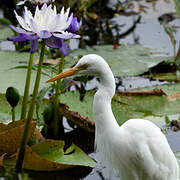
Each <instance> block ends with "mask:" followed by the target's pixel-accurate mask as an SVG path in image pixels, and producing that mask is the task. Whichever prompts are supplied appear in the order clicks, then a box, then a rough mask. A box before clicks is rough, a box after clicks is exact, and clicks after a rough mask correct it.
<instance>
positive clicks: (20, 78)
mask: <svg viewBox="0 0 180 180" xmlns="http://www.w3.org/2000/svg"><path fill="white" fill-rule="evenodd" d="M35 58H37V55H35ZM28 60H29V53H18V52H14V51H0V62H1V66H0V77H1V86H0V92H1V93H5V92H6V89H7V87H9V86H13V87H16V88H17V89H18V90H19V93H20V95H23V94H24V86H25V80H26V71H27V69H25V68H21V69H19V68H15V69H11V68H13V67H18V66H19V67H20V65H23V66H24V65H27V63H28ZM35 76H36V71H32V79H31V85H30V93H32V91H33V84H34V82H35ZM41 77H42V78H41V83H40V88H42V87H45V86H47V84H46V81H47V79H48V77H46V76H44V75H43V74H42V76H41Z"/></svg>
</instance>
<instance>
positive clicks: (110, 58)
mask: <svg viewBox="0 0 180 180" xmlns="http://www.w3.org/2000/svg"><path fill="white" fill-rule="evenodd" d="M86 54H98V55H100V56H102V57H103V58H104V59H105V60H106V61H107V62H108V64H109V65H110V67H111V69H112V71H113V74H114V75H115V76H136V75H140V74H143V73H144V72H147V71H148V70H149V69H150V68H152V67H154V66H156V65H157V64H159V63H161V62H163V61H168V60H171V61H173V60H172V59H173V58H171V57H162V56H153V55H152V49H150V48H146V47H143V46H141V45H121V46H119V48H118V49H114V48H113V46H111V45H104V46H94V47H93V48H87V49H78V50H75V51H73V52H72V53H71V54H70V56H69V57H68V58H67V59H69V58H70V60H71V62H72V64H73V63H74V58H75V57H78V55H86ZM70 60H69V61H70Z"/></svg>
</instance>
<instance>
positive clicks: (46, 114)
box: [43, 103, 54, 125]
mask: <svg viewBox="0 0 180 180" xmlns="http://www.w3.org/2000/svg"><path fill="white" fill-rule="evenodd" d="M43 120H44V122H45V123H46V125H50V124H51V122H52V121H53V120H54V104H53V103H49V104H47V105H46V106H45V108H44V111H43Z"/></svg>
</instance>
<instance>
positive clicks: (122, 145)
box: [48, 54, 179, 180]
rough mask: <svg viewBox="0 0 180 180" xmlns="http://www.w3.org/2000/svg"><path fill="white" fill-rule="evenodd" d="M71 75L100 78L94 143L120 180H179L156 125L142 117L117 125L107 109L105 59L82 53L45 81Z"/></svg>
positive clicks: (109, 78)
mask: <svg viewBox="0 0 180 180" xmlns="http://www.w3.org/2000/svg"><path fill="white" fill-rule="evenodd" d="M75 74H76V75H95V76H96V77H98V78H99V79H100V86H99V88H98V91H97V92H96V93H95V96H94V101H93V113H94V118H95V119H94V120H95V126H96V127H95V143H96V146H97V150H98V151H100V153H101V155H102V159H103V160H104V161H105V163H107V164H108V165H109V166H110V167H112V168H113V169H114V170H115V172H116V173H117V175H119V176H120V177H121V179H122V180H179V167H178V163H177V160H176V157H175V156H174V154H173V152H172V150H171V148H170V146H169V144H168V142H167V139H166V137H165V135H164V134H163V133H162V132H161V130H160V128H158V127H157V126H156V125H155V124H153V123H151V122H150V121H147V120H144V119H130V120H128V121H126V122H125V123H124V124H123V125H122V126H119V125H118V123H117V121H116V119H115V118H114V115H113V113H112V109H111V99H112V97H113V96H114V94H115V80H114V76H113V73H112V71H111V69H110V67H109V65H108V64H107V63H106V61H105V60H104V59H103V58H102V57H100V56H98V55H96V54H89V55H86V56H84V57H82V58H81V59H80V60H79V62H78V63H77V64H76V65H75V67H73V68H71V69H70V70H67V71H66V72H64V73H61V74H59V75H57V76H55V77H54V78H52V79H50V80H48V82H52V81H55V80H57V79H61V78H64V77H67V76H71V75H75Z"/></svg>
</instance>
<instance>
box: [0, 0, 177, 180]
mask: <svg viewBox="0 0 180 180" xmlns="http://www.w3.org/2000/svg"><path fill="white" fill-rule="evenodd" d="M159 3H162V4H159ZM162 6H163V7H162ZM149 7H150V10H149V11H150V12H149V13H148V14H143V17H142V19H141V23H139V24H137V26H136V28H135V31H134V32H133V33H131V34H130V35H128V36H126V37H125V38H123V39H121V40H120V43H130V44H133V43H134V41H135V39H138V43H140V44H143V45H145V46H148V47H153V48H154V49H156V51H157V52H161V53H162V52H163V53H166V54H168V55H173V48H172V45H171V43H170V40H169V37H168V36H167V34H166V33H165V32H164V28H163V26H162V25H161V24H160V22H159V21H158V19H157V18H158V17H159V16H160V15H162V13H167V12H172V11H173V12H174V11H175V10H174V8H173V6H172V4H170V3H168V4H167V3H164V2H162V1H160V2H158V5H157V8H158V7H161V9H163V12H162V11H161V10H158V9H157V11H155V12H154V11H153V10H152V7H151V6H150V5H149ZM1 15H2V12H1V11H0V16H1ZM134 18H136V17H126V16H122V17H116V18H114V20H115V21H116V22H117V23H120V24H126V26H125V27H123V29H122V32H123V31H125V29H128V27H130V26H131V25H132V24H133V21H134ZM170 24H173V25H176V26H180V22H179V20H177V19H176V20H174V21H172V22H171V23H170ZM176 39H177V40H179V39H180V31H178V32H177V34H176ZM177 44H179V43H177ZM0 49H1V50H4V49H8V50H9V49H11V50H14V46H13V45H12V43H11V42H7V41H6V42H1V43H0ZM116 81H118V82H119V83H118V84H119V86H118V90H131V89H135V88H140V87H147V86H153V85H157V84H165V83H167V82H160V81H157V80H156V81H150V80H149V79H147V78H143V77H128V78H123V79H119V78H118V79H117V80H116ZM97 85H98V82H97V80H96V79H93V80H91V81H90V82H88V83H87V86H86V88H87V90H88V89H92V88H93V87H96V86H97ZM65 126H67V124H65ZM166 136H167V139H168V141H169V143H170V146H171V148H172V150H173V151H178V150H180V143H177V142H179V139H180V133H177V132H172V131H170V130H168V131H167V134H166ZM90 156H91V157H93V158H94V159H96V160H98V155H97V154H96V153H91V154H90ZM75 171H78V170H77V169H76V170H75ZM88 171H89V172H87V173H85V174H87V176H86V177H83V176H82V177H78V176H76V175H74V173H72V172H67V173H66V172H65V173H62V172H58V173H44V172H43V173H40V174H37V173H36V175H34V173H30V174H31V176H32V177H33V179H61V180H66V179H69V180H70V179H71V180H78V179H83V180H108V179H109V180H118V179H119V178H118V177H116V176H115V175H114V173H113V172H112V171H111V170H110V169H108V168H106V167H104V166H103V165H102V164H98V167H97V168H95V169H93V170H88ZM88 173H89V174H88ZM76 174H77V172H76Z"/></svg>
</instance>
